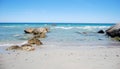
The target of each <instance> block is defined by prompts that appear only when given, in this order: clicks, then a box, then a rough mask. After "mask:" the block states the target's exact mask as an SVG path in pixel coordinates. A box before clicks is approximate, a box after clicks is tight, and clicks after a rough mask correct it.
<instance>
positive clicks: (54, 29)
mask: <svg viewBox="0 0 120 69" xmlns="http://www.w3.org/2000/svg"><path fill="white" fill-rule="evenodd" d="M112 25H114V24H109V23H54V24H53V23H0V45H1V46H10V45H11V44H21V43H24V42H25V41H27V40H28V39H30V38H31V35H28V34H25V33H24V29H26V28H31V27H33V28H35V27H49V28H50V32H49V33H47V38H45V39H40V40H41V41H42V42H43V43H44V45H54V46H55V45H56V46H58V45H59V46H83V45H90V46H100V45H102V46H111V45H115V46H116V45H118V44H119V42H117V41H113V40H111V39H110V38H108V37H107V36H105V34H98V33H97V32H98V31H99V30H101V29H102V30H104V31H105V30H106V29H108V28H109V27H110V26H112ZM84 33H86V34H84Z"/></svg>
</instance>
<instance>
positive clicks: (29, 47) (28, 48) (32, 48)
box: [21, 44, 35, 51]
mask: <svg viewBox="0 0 120 69" xmlns="http://www.w3.org/2000/svg"><path fill="white" fill-rule="evenodd" d="M21 48H22V50H25V51H33V50H35V47H33V46H32V45H31V44H24V45H22V46H21Z"/></svg>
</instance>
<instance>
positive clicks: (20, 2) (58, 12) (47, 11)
mask: <svg viewBox="0 0 120 69" xmlns="http://www.w3.org/2000/svg"><path fill="white" fill-rule="evenodd" d="M0 22H59V23H60V22H67V23H68V22H70V23H83V22H84V23H117V22H120V0H0Z"/></svg>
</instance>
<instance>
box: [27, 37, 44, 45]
mask: <svg viewBox="0 0 120 69" xmlns="http://www.w3.org/2000/svg"><path fill="white" fill-rule="evenodd" d="M28 43H29V44H36V45H42V44H43V43H42V42H41V41H40V40H39V39H37V38H32V39H30V40H28Z"/></svg>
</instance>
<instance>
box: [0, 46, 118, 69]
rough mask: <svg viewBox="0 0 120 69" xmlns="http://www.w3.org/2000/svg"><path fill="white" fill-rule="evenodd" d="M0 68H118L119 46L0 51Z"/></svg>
mask: <svg viewBox="0 0 120 69" xmlns="http://www.w3.org/2000/svg"><path fill="white" fill-rule="evenodd" d="M0 69H120V48H119V47H109V48H107V47H97V48H94V47H89V48H87V47H85V48H84V47H74V48H70V47H64V48H63V47H62V48H46V47H43V48H39V49H38V50H35V51H31V52H26V51H15V52H10V53H6V54H3V53H1V54H0Z"/></svg>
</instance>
